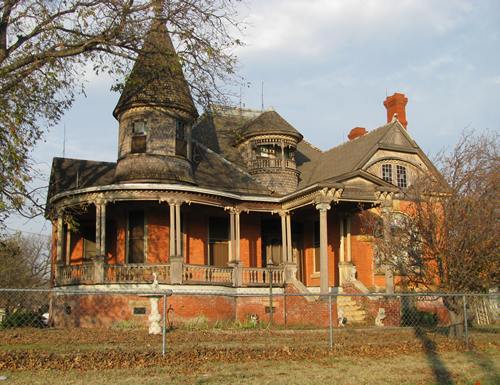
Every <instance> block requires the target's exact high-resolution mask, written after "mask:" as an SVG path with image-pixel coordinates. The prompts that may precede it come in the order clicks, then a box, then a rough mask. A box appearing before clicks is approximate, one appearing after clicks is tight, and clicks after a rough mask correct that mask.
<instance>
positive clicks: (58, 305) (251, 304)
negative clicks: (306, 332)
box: [51, 285, 337, 327]
mask: <svg viewBox="0 0 500 385" xmlns="http://www.w3.org/2000/svg"><path fill="white" fill-rule="evenodd" d="M286 292H287V293H288V294H292V293H295V294H297V293H298V291H297V290H296V289H295V287H293V286H291V285H288V286H287V288H286ZM285 301H286V303H285ZM269 305H270V302H269V296H268V295H267V296H262V297H237V298H235V297H232V296H224V295H173V296H171V297H168V299H167V308H168V309H169V310H168V320H169V321H172V320H173V321H174V323H177V324H179V323H184V322H187V321H190V320H194V319H200V318H202V319H204V320H206V321H207V322H208V323H214V322H216V321H241V322H244V321H246V320H248V318H249V315H251V314H256V315H257V317H258V320H259V321H261V322H264V323H267V322H269V319H270V313H269V312H266V307H267V308H268V307H269ZM134 307H145V308H146V314H145V315H134V314H133V310H134ZM285 307H286V324H287V325H289V326H293V325H296V326H297V325H299V326H321V327H327V326H328V323H329V305H328V300H322V299H318V298H317V297H313V299H312V300H311V301H308V300H306V299H305V297H301V296H287V297H286V300H285V299H284V297H283V296H282V295H281V296H273V323H274V324H276V325H284V323H285V313H284V311H285ZM162 308H163V305H162V301H161V300H160V303H159V311H160V313H161V311H162ZM149 313H150V302H149V299H148V298H144V297H141V296H138V295H87V296H72V295H67V296H54V298H53V300H52V307H51V319H52V320H53V321H54V324H55V326H57V327H62V326H67V327H97V326H105V327H108V326H112V325H113V324H115V323H117V322H120V321H128V320H133V321H136V322H138V323H139V324H145V325H146V324H147V317H148V315H149ZM336 314H337V310H336V305H335V303H332V322H333V323H334V325H336V319H337V316H336Z"/></svg>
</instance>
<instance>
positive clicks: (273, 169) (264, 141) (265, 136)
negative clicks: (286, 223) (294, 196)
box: [238, 111, 302, 195]
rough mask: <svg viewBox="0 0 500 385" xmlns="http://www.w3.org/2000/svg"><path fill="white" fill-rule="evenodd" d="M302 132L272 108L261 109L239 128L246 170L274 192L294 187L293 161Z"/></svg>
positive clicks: (288, 190)
mask: <svg viewBox="0 0 500 385" xmlns="http://www.w3.org/2000/svg"><path fill="white" fill-rule="evenodd" d="M301 140H302V135H301V134H300V132H298V131H297V130H296V129H295V128H294V127H293V126H292V125H291V124H290V123H288V122H287V121H286V120H285V119H283V118H282V117H281V116H280V115H279V114H278V113H277V112H275V111H265V112H263V113H261V114H259V115H258V116H257V117H256V118H254V119H252V120H250V121H249V122H247V123H246V124H245V125H244V126H243V127H242V128H241V129H240V130H239V141H238V148H239V150H240V153H241V154H242V156H243V158H244V159H245V162H246V163H247V168H248V170H249V172H250V174H252V175H253V177H254V178H255V179H257V180H258V181H259V182H260V183H262V184H263V185H264V186H267V187H268V188H269V189H271V190H272V191H275V192H276V193H277V194H280V195H284V194H288V193H290V192H292V191H295V190H296V189H297V184H298V178H299V171H298V170H297V165H296V162H295V151H296V149H297V143H299V142H300V141H301Z"/></svg>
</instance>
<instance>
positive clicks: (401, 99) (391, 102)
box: [384, 92, 408, 128]
mask: <svg viewBox="0 0 500 385" xmlns="http://www.w3.org/2000/svg"><path fill="white" fill-rule="evenodd" d="M407 103H408V98H407V97H406V96H405V94H401V93H399V92H396V93H395V94H394V95H392V96H388V97H387V98H386V99H385V101H384V106H385V108H386V109H387V123H390V122H391V121H392V119H393V118H394V117H395V118H397V119H398V120H399V122H400V123H401V124H402V126H403V127H404V128H406V127H407V126H408V122H407V120H406V104H407Z"/></svg>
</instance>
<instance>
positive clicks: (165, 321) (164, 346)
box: [161, 294, 167, 356]
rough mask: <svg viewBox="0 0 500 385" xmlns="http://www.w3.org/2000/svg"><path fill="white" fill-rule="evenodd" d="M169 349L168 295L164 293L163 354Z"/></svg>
mask: <svg viewBox="0 0 500 385" xmlns="http://www.w3.org/2000/svg"><path fill="white" fill-rule="evenodd" d="M166 350H167V295H166V294H163V335H162V347H161V355H162V356H164V355H165V351H166Z"/></svg>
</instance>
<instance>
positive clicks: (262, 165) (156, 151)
mask: <svg viewBox="0 0 500 385" xmlns="http://www.w3.org/2000/svg"><path fill="white" fill-rule="evenodd" d="M406 103H407V98H406V97H405V96H404V95H403V94H399V93H396V94H394V95H392V96H389V97H388V98H387V99H386V100H385V102H384V106H385V107H386V110H387V120H386V124H384V125H382V126H381V127H379V128H375V129H373V130H371V131H367V130H365V129H364V128H360V127H356V128H354V129H353V130H352V131H351V132H350V134H349V136H348V138H347V140H346V142H345V143H342V144H340V145H338V146H337V147H334V148H332V149H330V150H328V151H321V150H319V149H318V148H316V147H314V146H313V145H312V144H310V143H308V142H307V141H306V140H304V138H303V136H302V134H301V133H300V132H299V131H298V130H297V129H296V128H295V127H293V126H292V125H291V124H289V123H288V122H287V121H286V120H285V119H284V118H283V117H282V116H281V115H280V114H279V113H278V112H276V111H273V110H266V111H256V110H248V109H241V108H231V107H224V106H215V107H213V108H212V109H211V110H210V111H205V112H203V113H202V114H201V115H200V116H199V115H198V111H197V109H196V107H195V105H194V103H193V100H192V98H191V94H190V90H189V87H188V84H187V82H186V80H185V78H184V76H183V73H182V69H181V66H180V64H179V61H178V59H177V56H176V53H175V50H174V47H173V45H172V42H171V40H170V37H169V34H168V32H167V30H166V28H165V25H164V23H162V22H161V19H156V20H155V21H154V22H153V24H152V27H151V30H150V32H149V34H148V35H147V36H146V38H145V43H144V47H143V50H142V53H141V54H140V55H139V57H138V59H137V61H136V63H135V65H134V67H133V70H132V72H131V74H130V76H129V78H128V80H127V82H126V84H125V87H124V90H123V93H122V95H121V97H120V99H119V101H118V104H117V106H116V108H115V109H114V111H113V115H114V117H115V118H116V120H117V121H118V125H119V133H118V156H117V160H116V162H115V163H109V162H100V161H96V160H78V159H68V158H54V160H53V164H52V171H51V176H50V187H49V193H48V197H47V211H46V216H47V218H49V219H50V220H51V221H52V223H53V232H52V237H53V248H52V250H53V277H52V282H53V285H54V286H56V287H59V288H64V287H71V288H73V289H76V288H81V287H88V286H89V285H92V286H93V287H96V286H98V287H100V288H104V289H110V288H111V289H112V288H114V287H119V288H121V289H126V288H127V287H134V288H137V287H141V285H143V284H144V285H145V284H150V283H151V282H152V280H153V273H155V275H156V276H157V278H158V281H159V283H160V286H161V287H165V288H169V289H172V290H173V291H174V294H175V291H176V290H178V288H182V291H183V292H184V293H185V292H186V291H189V290H193V292H195V291H197V292H199V291H200V290H207V291H210V290H211V291H214V290H216V289H217V290H219V291H220V292H221V293H230V292H244V291H245V290H247V291H255V290H268V289H267V287H268V286H269V285H270V284H271V285H272V286H273V287H274V288H275V290H283V288H284V287H289V288H291V289H290V290H292V289H293V290H294V291H296V292H304V293H309V292H311V293H328V292H330V291H332V290H340V291H341V290H342V289H343V288H346V287H350V288H351V289H352V290H357V291H360V292H368V291H382V290H386V288H387V287H386V286H387V285H389V286H392V282H391V280H390V277H388V274H387V272H385V271H383V270H382V269H381V267H380V266H378V264H377V261H376V258H375V257H374V253H373V249H372V237H371V235H370V234H367V233H365V232H364V231H363V226H362V225H361V221H360V213H361V212H362V211H363V210H374V209H377V210H379V211H380V212H384V211H388V210H393V211H398V210H404V205H405V202H404V201H403V200H401V199H402V198H401V197H402V195H401V194H400V192H401V191H402V190H404V189H405V188H407V187H408V186H409V185H410V184H411V183H412V180H413V179H414V177H415V175H417V174H418V173H420V172H428V171H429V170H434V168H433V166H432V164H431V163H430V161H429V160H428V158H427V157H426V156H425V155H424V153H423V152H422V150H421V149H420V148H419V146H418V145H417V144H416V143H415V141H414V140H413V139H412V138H411V136H410V133H409V131H408V129H407V122H406V114H405V106H406ZM325 135H328V133H325ZM203 301H205V302H206V301H207V298H206V297H204V298H202V299H200V304H199V308H200V309H201V308H203ZM124 306H125V305H124ZM178 306H179V307H180V308H182V306H183V305H182V303H180V304H179V305H178ZM197 306H198V305H197ZM217 306H220V308H219V309H218V308H217ZM217 306H215V307H212V309H211V310H210V311H211V313H210V314H212V316H211V317H212V318H217V317H218V316H217V312H218V311H219V310H220V312H221V314H222V313H224V312H226V310H224V309H223V307H224V305H223V304H219V305H217ZM179 313H182V311H180V310H179ZM226 313H227V312H226ZM226 313H224V314H226Z"/></svg>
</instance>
